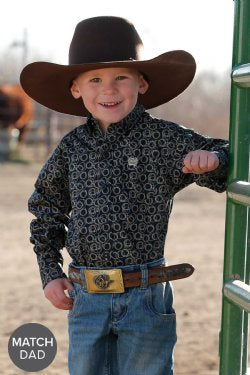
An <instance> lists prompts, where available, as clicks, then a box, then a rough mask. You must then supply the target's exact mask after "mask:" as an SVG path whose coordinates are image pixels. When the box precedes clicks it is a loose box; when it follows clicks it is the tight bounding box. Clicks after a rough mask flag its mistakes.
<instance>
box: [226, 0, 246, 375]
mask: <svg viewBox="0 0 250 375" xmlns="http://www.w3.org/2000/svg"><path fill="white" fill-rule="evenodd" d="M234 7H235V18H234V42H233V61H232V67H233V69H232V78H233V79H232V87H231V106H230V136H229V138H230V151H229V153H230V160H229V177H228V186H229V188H228V197H229V198H230V199H228V200H227V211H226V231H225V256H224V276H223V283H224V285H229V284H227V283H229V282H233V280H234V279H240V280H241V281H242V282H243V283H245V284H246V285H248V284H249V273H250V272H249V227H250V224H249V221H250V217H249V207H248V197H247V196H246V197H244V198H243V195H244V194H245V193H246V192H244V194H241V193H242V189H243V188H244V186H243V185H244V182H246V183H249V180H250V175H249V174H250V173H249V158H250V150H249V148H250V90H249V88H248V85H247V84H246V83H247V82H243V81H248V65H249V63H250V37H249V36H250V18H249V15H250V0H235V1H234ZM240 81H241V82H240ZM242 182H243V184H242ZM246 195H248V193H246ZM242 204H244V205H246V206H244V205H242ZM226 290H227V287H226ZM233 298H234V297H233ZM247 342H248V314H247V313H246V312H244V310H242V309H241V307H240V306H238V305H235V304H232V303H231V302H230V301H229V300H228V299H227V298H226V297H225V296H223V301H222V322H221V334H220V375H243V374H244V375H245V374H246V372H247Z"/></svg>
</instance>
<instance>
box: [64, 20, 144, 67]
mask: <svg viewBox="0 0 250 375" xmlns="http://www.w3.org/2000/svg"><path fill="white" fill-rule="evenodd" d="M142 47H143V43H142V40H141V38H140V36H139V35H138V33H137V31H136V29H135V27H134V26H133V25H132V24H131V23H130V22H129V21H127V20H126V19H124V18H120V17H113V16H102V17H93V18H88V19H86V20H83V21H82V22H80V23H78V24H77V26H76V28H75V32H74V35H73V38H72V41H71V44H70V48H69V64H88V63H99V62H111V61H126V60H131V59H133V60H140V51H141V49H142Z"/></svg>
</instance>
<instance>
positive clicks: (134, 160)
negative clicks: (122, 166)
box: [128, 156, 138, 167]
mask: <svg viewBox="0 0 250 375" xmlns="http://www.w3.org/2000/svg"><path fill="white" fill-rule="evenodd" d="M137 164H138V159H137V158H134V157H133V156H130V157H129V158H128V165H129V166H130V167H136V166H137Z"/></svg>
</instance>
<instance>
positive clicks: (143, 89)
mask: <svg viewBox="0 0 250 375" xmlns="http://www.w3.org/2000/svg"><path fill="white" fill-rule="evenodd" d="M148 87H149V84H148V82H147V81H146V80H145V78H144V77H143V75H140V77H139V94H145V92H146V91H147V90H148Z"/></svg>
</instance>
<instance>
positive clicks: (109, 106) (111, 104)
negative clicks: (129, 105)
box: [99, 102, 121, 108]
mask: <svg viewBox="0 0 250 375" xmlns="http://www.w3.org/2000/svg"><path fill="white" fill-rule="evenodd" d="M120 103H121V102H102V103H99V104H100V105H101V106H103V107H105V108H114V107H116V106H117V105H119V104H120Z"/></svg>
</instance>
